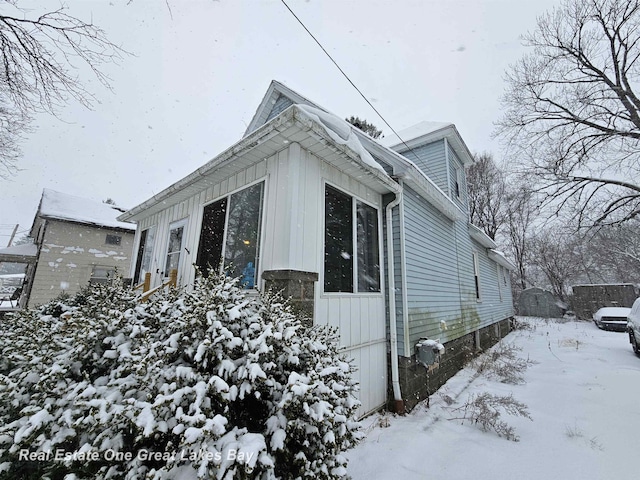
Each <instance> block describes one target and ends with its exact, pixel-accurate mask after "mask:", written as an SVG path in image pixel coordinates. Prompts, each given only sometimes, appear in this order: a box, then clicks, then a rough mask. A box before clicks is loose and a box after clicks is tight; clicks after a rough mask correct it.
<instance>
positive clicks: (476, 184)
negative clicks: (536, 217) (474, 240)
mask: <svg viewBox="0 0 640 480" xmlns="http://www.w3.org/2000/svg"><path fill="white" fill-rule="evenodd" d="M474 159H475V163H474V164H473V165H471V167H469V169H468V170H467V190H468V194H469V213H470V215H471V223H473V224H474V225H477V226H478V227H480V228H481V229H482V230H484V232H485V233H486V234H487V235H488V236H489V237H491V239H492V240H495V239H496V235H497V233H498V231H499V230H500V229H501V228H502V227H503V226H504V225H505V223H506V221H507V213H506V208H505V198H504V196H505V188H506V184H505V178H504V173H503V172H502V171H501V170H500V169H499V168H498V167H497V166H496V164H495V162H494V161H493V157H492V155H491V154H490V153H486V152H485V153H482V154H475V155H474Z"/></svg>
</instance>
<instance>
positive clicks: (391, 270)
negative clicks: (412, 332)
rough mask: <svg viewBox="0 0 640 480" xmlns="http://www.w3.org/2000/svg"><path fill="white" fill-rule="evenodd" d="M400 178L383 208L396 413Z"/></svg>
mask: <svg viewBox="0 0 640 480" xmlns="http://www.w3.org/2000/svg"><path fill="white" fill-rule="evenodd" d="M402 192H403V188H402V180H400V185H399V187H398V190H397V191H396V192H394V193H395V195H396V198H395V200H393V201H392V202H391V203H390V204H389V205H387V207H386V210H385V220H386V222H387V264H388V269H387V278H388V284H389V342H390V344H391V386H392V388H393V399H394V404H395V411H396V413H400V414H402V413H404V400H403V399H402V392H401V391H400V373H399V369H398V331H397V324H396V321H397V316H396V282H395V265H394V261H393V218H392V211H393V209H394V208H395V207H397V206H398V205H400V202H402Z"/></svg>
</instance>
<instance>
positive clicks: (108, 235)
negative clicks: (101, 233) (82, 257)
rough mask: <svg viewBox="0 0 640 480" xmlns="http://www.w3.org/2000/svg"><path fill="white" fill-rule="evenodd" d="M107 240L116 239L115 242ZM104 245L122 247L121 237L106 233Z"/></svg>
mask: <svg viewBox="0 0 640 480" xmlns="http://www.w3.org/2000/svg"><path fill="white" fill-rule="evenodd" d="M109 239H117V240H116V241H115V242H110V241H109ZM104 244H105V245H113V246H116V247H120V246H122V235H116V234H115V233H107V234H106V236H105V239H104Z"/></svg>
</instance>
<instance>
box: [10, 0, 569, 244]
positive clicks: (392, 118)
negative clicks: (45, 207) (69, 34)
mask: <svg viewBox="0 0 640 480" xmlns="http://www.w3.org/2000/svg"><path fill="white" fill-rule="evenodd" d="M64 3H66V4H67V5H68V13H70V14H71V15H75V16H78V17H81V18H83V19H87V20H92V21H93V22H94V23H95V24H96V25H99V26H100V27H101V28H103V29H104V30H105V31H106V33H107V35H108V37H109V39H110V40H112V41H113V42H114V43H117V44H119V45H121V46H122V47H123V48H124V49H125V50H128V51H129V52H131V53H132V55H131V56H125V57H124V58H123V59H122V60H121V61H120V62H119V64H118V65H107V66H105V67H104V70H105V71H106V72H107V73H108V74H109V76H110V77H111V79H112V82H111V86H112V91H109V90H107V89H105V88H104V87H102V86H101V85H100V84H99V83H98V82H97V81H96V80H95V78H91V77H88V76H84V75H83V78H84V82H85V85H86V87H87V88H88V89H89V90H90V91H91V92H93V93H94V94H95V95H96V96H97V97H98V99H99V102H100V103H99V104H97V105H96V106H95V108H94V109H93V110H91V111H90V110H86V109H84V108H83V107H81V106H80V105H77V104H70V105H68V106H67V107H66V108H64V109H63V110H61V111H60V114H59V117H58V118H56V117H53V116H50V115H40V116H38V117H36V119H35V122H34V126H35V127H36V129H35V130H34V131H33V132H32V133H30V134H29V135H28V137H27V138H26V140H25V142H24V145H23V157H22V158H21V159H20V162H19V167H20V168H21V169H22V170H21V171H20V172H19V173H18V174H17V175H15V176H14V177H13V178H11V179H10V180H1V179H0V246H4V245H6V243H7V241H8V240H9V237H8V236H9V234H10V233H11V229H12V226H13V225H15V224H16V223H19V224H20V231H23V230H26V229H28V228H29V227H30V226H31V222H32V221H33V215H34V214H35V211H36V208H37V206H38V202H39V199H40V195H41V192H42V189H43V188H52V189H54V190H59V191H62V192H66V193H69V194H72V195H77V196H81V197H86V198H91V199H94V200H104V199H106V198H107V197H110V198H113V199H114V200H116V202H117V203H118V204H119V205H121V206H124V207H133V206H135V205H137V204H139V203H141V202H143V201H144V200H146V199H147V198H149V197H150V196H152V195H153V194H155V193H158V192H159V191H161V190H162V189H164V188H166V187H167V186H169V185H170V184H172V183H173V182H175V181H177V180H179V179H180V178H182V177H183V176H185V175H187V174H189V173H190V172H192V171H193V170H194V169H196V168H198V167H199V166H201V165H202V164H204V163H205V162H207V161H208V160H210V159H212V158H213V157H215V156H216V155H217V154H218V153H220V152H222V151H223V150H225V149H226V148H227V147H229V146H231V145H232V144H234V143H235V142H236V141H238V140H239V139H240V137H241V136H242V134H243V132H244V130H245V128H246V126H247V124H248V123H249V121H250V120H251V118H252V116H253V114H254V113H255V110H256V108H257V107H258V104H259V102H260V100H261V99H262V96H263V95H264V93H265V91H266V89H267V87H268V85H269V82H270V81H271V80H272V79H276V80H279V81H281V82H283V83H284V84H286V85H287V86H289V87H290V88H292V89H293V90H295V91H297V92H299V93H300V94H302V95H304V96H306V97H307V98H309V99H310V100H313V101H315V102H316V103H318V104H320V105H322V106H323V107H325V108H327V109H329V110H330V111H332V112H333V113H335V114H337V115H339V116H341V117H346V116H350V115H358V116H360V117H364V118H366V119H368V120H369V121H371V122H372V123H374V124H376V125H378V126H379V127H380V128H382V130H383V132H384V133H385V134H389V133H391V132H390V131H389V129H388V127H386V125H384V124H383V121H382V120H380V119H379V118H378V117H377V115H376V114H375V113H374V112H373V111H372V110H371V108H370V107H369V106H368V105H367V104H366V102H365V101H364V100H363V99H362V98H361V97H360V96H359V94H358V93H357V92H356V91H355V90H354V88H353V87H352V86H351V85H350V84H349V83H348V82H347V80H346V79H345V78H344V77H343V76H342V75H341V74H340V72H339V71H338V70H337V69H336V68H335V66H334V65H333V64H332V63H331V61H330V60H329V59H328V58H327V57H326V56H325V54H324V53H323V52H322V51H321V50H320V48H319V47H318V46H317V45H316V44H315V43H314V42H313V40H312V39H311V38H310V37H309V36H308V34H307V33H306V32H305V31H304V30H303V29H302V27H301V26H300V25H299V24H298V23H297V21H296V20H295V19H294V18H293V17H292V16H291V14H290V13H289V12H288V11H287V9H286V8H285V6H284V5H283V4H282V3H281V2H280V0H217V1H216V0H168V3H169V6H170V8H168V7H167V4H166V3H165V1H164V0H134V1H133V3H132V4H130V5H127V0H111V1H110V2H109V1H106V0H81V1H78V0H65V2H64ZM287 3H288V4H289V6H290V7H291V8H292V9H293V10H294V11H295V12H296V14H297V15H298V16H299V17H300V19H301V20H302V21H303V22H304V23H305V24H306V25H307V27H308V28H309V30H311V32H313V33H314V34H315V35H316V37H317V38H318V40H319V41H320V42H321V43H322V44H323V45H324V47H325V48H326V49H327V50H328V51H329V53H330V54H331V55H332V56H333V57H334V59H335V60H336V61H337V62H338V63H339V64H340V66H341V67H342V68H343V70H344V71H345V72H346V73H347V74H348V75H349V76H350V78H351V80H352V81H353V82H354V83H355V84H356V85H357V86H358V87H359V88H360V90H361V91H362V92H363V93H364V94H365V95H366V96H367V98H368V99H369V100H370V101H371V102H372V103H373V104H374V105H375V106H376V108H377V109H378V110H379V111H380V112H381V114H382V115H383V116H384V117H385V119H386V120H387V121H388V122H389V123H390V124H391V125H392V126H393V128H394V129H396V130H400V129H403V128H406V127H409V126H411V125H413V124H415V123H418V122H420V121H423V120H429V121H447V122H453V123H455V124H456V126H457V127H458V130H459V131H460V133H461V135H462V137H463V138H464V140H465V141H466V143H467V145H468V146H469V149H470V150H471V151H472V152H480V151H491V152H493V153H494V155H495V156H496V157H497V158H501V157H502V152H500V151H499V143H498V142H497V141H496V140H494V139H492V138H491V133H492V131H493V122H494V121H495V120H496V119H497V118H498V117H499V116H500V104H499V98H500V96H501V94H502V92H503V90H504V84H503V76H504V72H505V69H506V68H507V67H508V65H509V64H511V63H513V62H515V61H516V60H517V59H518V58H519V57H521V56H522V55H523V53H524V52H525V49H524V47H522V46H521V41H520V35H522V34H523V33H525V32H527V31H530V30H532V29H533V28H534V26H535V21H536V17H537V16H538V15H540V14H542V13H543V12H544V11H545V10H548V9H550V8H552V7H553V6H554V5H558V3H559V1H558V0H556V1H552V0H471V1H460V0H446V1H445V0H437V1H427V0H415V1H408V0H395V1H389V0H387V1H376V0H306V1H303V0H287Z"/></svg>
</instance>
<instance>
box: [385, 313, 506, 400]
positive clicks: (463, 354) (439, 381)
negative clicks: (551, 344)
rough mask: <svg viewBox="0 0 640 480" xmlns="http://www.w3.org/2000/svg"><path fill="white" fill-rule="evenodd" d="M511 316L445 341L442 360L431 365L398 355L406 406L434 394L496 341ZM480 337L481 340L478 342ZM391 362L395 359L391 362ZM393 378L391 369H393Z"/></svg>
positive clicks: (504, 329) (401, 387)
mask: <svg viewBox="0 0 640 480" xmlns="http://www.w3.org/2000/svg"><path fill="white" fill-rule="evenodd" d="M510 321H511V319H510V318H506V319H504V320H502V321H500V322H497V323H494V324H493V325H489V326H487V327H484V328H481V329H480V330H479V331H478V332H477V333H476V332H472V333H469V334H467V335H465V336H463V337H460V338H457V339H455V340H452V341H450V342H447V343H445V344H444V347H445V352H444V353H443V354H442V355H440V361H439V363H438V364H436V365H433V366H431V367H430V368H429V369H427V368H425V367H424V365H422V364H421V363H419V362H418V361H417V360H416V356H415V355H413V356H412V357H411V358H408V357H400V358H399V359H398V364H399V375H400V389H401V391H402V397H403V399H404V404H405V409H406V410H407V411H410V410H412V409H413V408H414V407H415V406H416V405H417V404H418V403H419V402H421V401H422V400H425V399H426V398H428V397H429V396H430V395H433V394H434V393H435V392H436V391H437V390H438V389H439V388H440V387H441V386H442V385H444V384H445V383H446V382H447V380H449V379H450V378H451V377H453V376H454V375H455V374H456V373H457V372H459V371H460V370H461V369H462V368H463V367H464V366H465V365H466V364H467V362H469V360H471V359H472V358H473V357H475V356H476V355H478V353H480V352H482V351H483V350H486V349H488V348H490V347H492V346H493V345H495V344H496V343H497V342H498V341H499V340H500V339H502V338H504V337H505V336H506V335H507V334H508V333H509V332H510V331H511V324H510ZM478 341H479V344H478ZM388 364H389V365H391V362H388ZM389 378H391V373H390V372H389ZM388 398H389V404H388V408H389V409H390V410H392V409H393V392H392V391H391V389H390V390H389V395H388Z"/></svg>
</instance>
